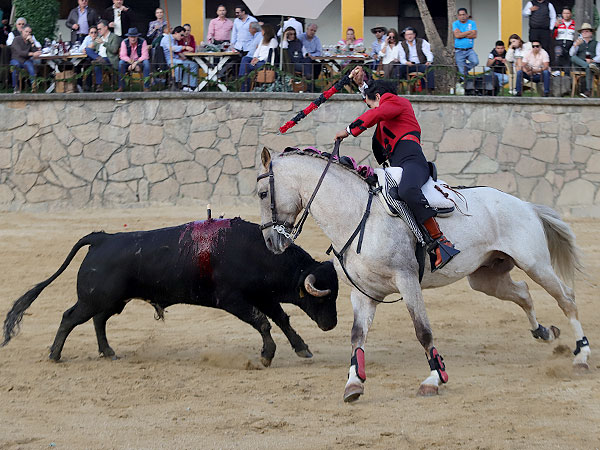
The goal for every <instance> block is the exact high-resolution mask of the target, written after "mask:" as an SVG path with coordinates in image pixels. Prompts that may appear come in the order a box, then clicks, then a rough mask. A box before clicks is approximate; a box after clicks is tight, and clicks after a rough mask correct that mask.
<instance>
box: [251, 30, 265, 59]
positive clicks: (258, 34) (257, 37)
mask: <svg viewBox="0 0 600 450" xmlns="http://www.w3.org/2000/svg"><path fill="white" fill-rule="evenodd" d="M262 39H263V35H262V33H261V32H260V31H257V32H256V33H255V34H254V39H252V42H250V46H249V47H248V56H252V55H254V52H255V51H256V48H257V47H258V46H259V45H260V43H261V41H262Z"/></svg>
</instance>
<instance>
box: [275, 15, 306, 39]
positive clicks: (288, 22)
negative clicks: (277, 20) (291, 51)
mask: <svg viewBox="0 0 600 450" xmlns="http://www.w3.org/2000/svg"><path fill="white" fill-rule="evenodd" d="M289 27H292V28H293V29H294V30H296V37H298V36H300V35H301V34H302V33H304V30H303V29H302V24H301V23H300V22H298V21H297V20H296V19H295V18H293V17H290V19H289V20H286V21H284V22H283V28H280V29H279V31H278V32H277V36H281V30H284V31H285V30H287V29H288V28H289Z"/></svg>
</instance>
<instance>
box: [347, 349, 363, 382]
mask: <svg viewBox="0 0 600 450" xmlns="http://www.w3.org/2000/svg"><path fill="white" fill-rule="evenodd" d="M350 366H351V367H352V366H353V367H354V370H355V372H356V375H357V376H358V378H359V379H360V381H362V382H363V383H364V382H365V380H366V379H367V374H366V372H365V351H364V350H363V349H362V348H357V349H356V350H355V351H354V354H353V355H352V358H351V359H350Z"/></svg>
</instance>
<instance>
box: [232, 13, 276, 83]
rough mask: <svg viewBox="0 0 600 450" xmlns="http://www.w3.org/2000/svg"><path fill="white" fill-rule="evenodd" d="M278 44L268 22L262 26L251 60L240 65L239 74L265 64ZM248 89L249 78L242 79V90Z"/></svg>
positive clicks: (247, 72)
mask: <svg viewBox="0 0 600 450" xmlns="http://www.w3.org/2000/svg"><path fill="white" fill-rule="evenodd" d="M278 46H279V44H278V43H277V39H275V30H274V29H273V27H272V26H271V25H269V24H267V23H266V24H264V25H263V26H262V41H261V43H260V45H259V46H258V47H257V48H256V51H255V52H254V55H253V57H252V60H250V62H249V63H246V64H244V65H243V66H242V67H240V76H246V75H247V74H249V73H250V72H252V71H253V70H254V69H258V68H259V67H262V66H264V65H265V64H266V62H267V59H268V58H269V55H271V58H272V57H273V52H274V51H275V49H276V48H277V47H278ZM249 90H250V79H249V78H248V79H246V80H244V82H243V84H242V91H243V92H247V91H249Z"/></svg>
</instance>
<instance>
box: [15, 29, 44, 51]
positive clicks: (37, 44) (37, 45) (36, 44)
mask: <svg viewBox="0 0 600 450" xmlns="http://www.w3.org/2000/svg"><path fill="white" fill-rule="evenodd" d="M31 38H32V39H33V43H34V44H35V46H36V47H37V48H42V44H40V43H39V42H38V40H37V39H36V38H35V36H34V35H33V34H32V35H31ZM14 40H15V34H14V33H13V32H12V31H11V32H10V33H8V38H6V45H7V46H9V45H10V44H12V42H13V41H14Z"/></svg>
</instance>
